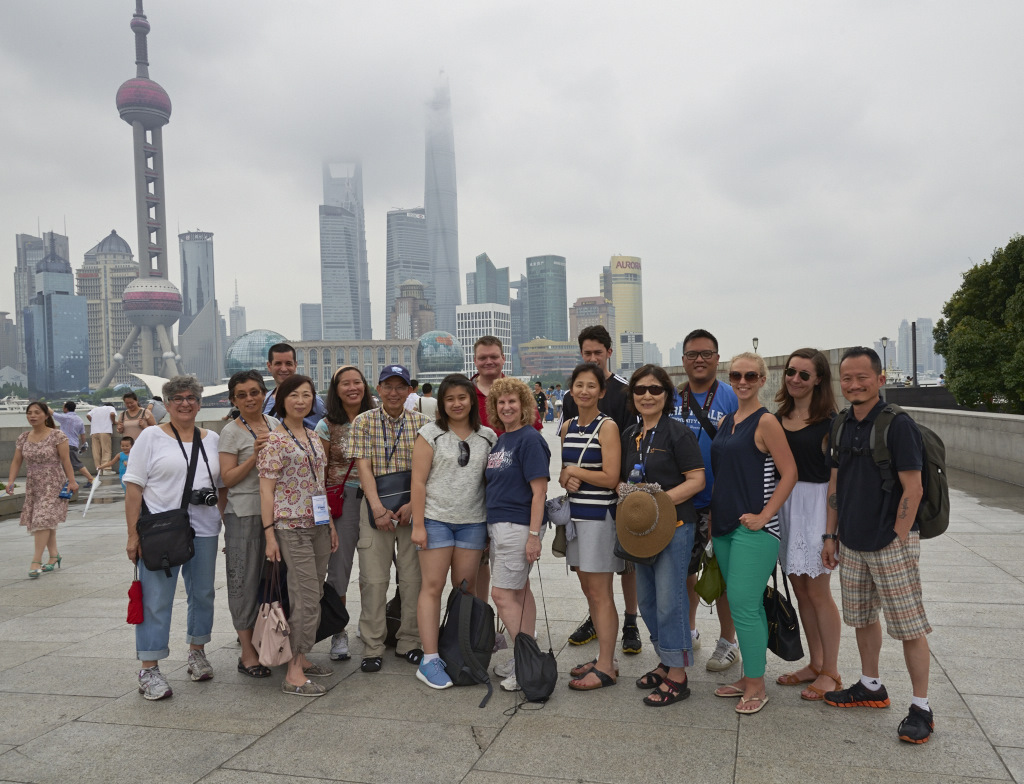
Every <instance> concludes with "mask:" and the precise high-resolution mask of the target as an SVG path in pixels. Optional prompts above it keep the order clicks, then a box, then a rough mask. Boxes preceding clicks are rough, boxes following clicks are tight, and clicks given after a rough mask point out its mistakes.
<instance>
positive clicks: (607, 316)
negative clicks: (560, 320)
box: [569, 297, 615, 348]
mask: <svg viewBox="0 0 1024 784" xmlns="http://www.w3.org/2000/svg"><path fill="white" fill-rule="evenodd" d="M598 324H600V325H601V326H603V327H604V328H605V329H607V330H608V334H609V335H614V334H615V306H614V305H612V303H610V302H609V301H608V300H606V299H605V298H604V297H580V298H579V299H577V300H576V302H575V303H574V304H573V306H572V307H571V308H569V338H570V340H575V339H576V337H577V336H578V335H579V334H580V332H582V331H583V330H584V329H586V328H587V327H596V326H597V325H598ZM613 348H614V346H613Z"/></svg>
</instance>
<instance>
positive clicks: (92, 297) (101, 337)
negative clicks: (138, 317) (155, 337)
mask: <svg viewBox="0 0 1024 784" xmlns="http://www.w3.org/2000/svg"><path fill="white" fill-rule="evenodd" d="M75 277H76V278H77V282H78V293H79V295H80V296H83V297H85V298H86V300H87V301H88V303H89V386H91V387H93V388H94V389H98V388H99V383H100V381H101V380H102V378H103V373H104V372H105V371H106V369H107V366H108V365H110V363H111V361H112V360H113V357H114V354H115V353H117V350H118V349H119V348H120V347H121V346H122V345H123V344H124V342H125V341H126V340H127V339H128V336H129V335H130V334H131V331H132V325H131V324H130V323H129V322H128V316H127V315H126V314H125V312H124V300H123V298H124V290H125V289H126V288H128V286H129V285H131V284H132V283H133V282H134V281H135V280H136V279H137V278H138V277H139V265H138V264H137V263H136V262H135V259H134V257H133V256H132V249H131V247H130V246H129V245H128V243H127V242H126V241H125V240H124V238H123V237H121V236H120V235H118V233H117V232H116V231H111V232H110V234H108V235H107V236H106V237H104V238H103V239H102V240H100V241H99V242H98V243H96V244H95V245H94V246H93V247H91V248H89V250H87V251H86V252H85V258H84V259H83V263H82V266H81V267H79V268H78V271H77V272H76V273H75ZM140 360H141V351H140V347H139V345H138V343H135V344H133V345H132V347H131V350H130V351H129V352H128V356H127V364H128V366H129V367H138V366H139V362H140ZM134 381H135V379H134V378H133V377H132V375H131V373H129V372H128V368H127V367H125V365H121V366H120V369H119V370H118V372H117V373H116V374H115V375H114V377H113V379H112V380H111V383H112V384H127V383H131V382H134Z"/></svg>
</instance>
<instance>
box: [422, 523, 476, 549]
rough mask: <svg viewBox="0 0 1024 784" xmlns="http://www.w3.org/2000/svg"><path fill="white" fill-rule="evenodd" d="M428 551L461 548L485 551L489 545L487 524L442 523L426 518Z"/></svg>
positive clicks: (424, 524)
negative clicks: (485, 547)
mask: <svg viewBox="0 0 1024 784" xmlns="http://www.w3.org/2000/svg"><path fill="white" fill-rule="evenodd" d="M423 526H424V527H425V528H426V529H427V546H426V548H425V549H427V550H436V549H437V548H439V547H461V548H462V549H463V550H483V549H484V545H486V544H487V523H442V522H441V521H440V520H431V519H430V518H425V519H424V520H423Z"/></svg>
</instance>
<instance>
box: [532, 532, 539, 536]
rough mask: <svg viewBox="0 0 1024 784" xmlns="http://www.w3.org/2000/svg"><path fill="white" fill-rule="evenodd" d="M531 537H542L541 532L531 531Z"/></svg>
mask: <svg viewBox="0 0 1024 784" xmlns="http://www.w3.org/2000/svg"><path fill="white" fill-rule="evenodd" d="M530 536H540V531H530Z"/></svg>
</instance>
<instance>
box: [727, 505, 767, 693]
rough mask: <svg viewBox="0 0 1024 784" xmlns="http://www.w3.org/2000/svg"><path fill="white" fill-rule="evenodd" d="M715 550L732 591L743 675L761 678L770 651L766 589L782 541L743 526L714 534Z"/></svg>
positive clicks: (733, 612) (728, 587)
mask: <svg viewBox="0 0 1024 784" xmlns="http://www.w3.org/2000/svg"><path fill="white" fill-rule="evenodd" d="M714 551H715V555H716V556H718V565H719V566H720V567H721V569H722V577H723V578H724V579H725V590H726V591H728V594H729V610H730V611H731V612H732V621H733V623H734V624H736V639H737V640H738V641H739V644H740V654H741V655H742V656H743V674H744V675H746V676H747V677H748V678H762V677H764V668H765V660H766V653H765V652H766V651H767V650H768V619H767V618H766V617H765V614H764V602H763V599H764V588H765V586H766V585H767V584H768V578H769V577H771V574H772V571H773V570H774V569H775V563H776V562H777V561H778V560H779V540H778V539H776V538H775V537H774V536H772V535H771V534H770V533H768V532H766V531H763V530H762V531H751V530H750V529H749V528H744V527H743V526H742V525H741V526H740V527H739V528H737V529H736V530H735V531H733V532H732V533H730V534H728V535H727V536H716V537H714Z"/></svg>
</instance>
